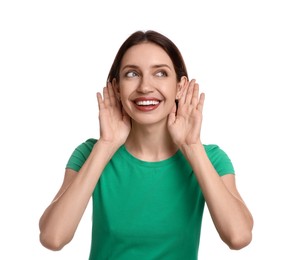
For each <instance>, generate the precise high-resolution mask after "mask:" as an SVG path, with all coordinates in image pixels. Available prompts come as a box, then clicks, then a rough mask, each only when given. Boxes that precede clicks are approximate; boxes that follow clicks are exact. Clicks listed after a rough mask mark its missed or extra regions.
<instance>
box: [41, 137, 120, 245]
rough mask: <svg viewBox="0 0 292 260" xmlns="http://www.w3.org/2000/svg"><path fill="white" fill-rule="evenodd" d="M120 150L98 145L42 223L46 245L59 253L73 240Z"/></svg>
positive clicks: (42, 233) (107, 145)
mask: <svg viewBox="0 0 292 260" xmlns="http://www.w3.org/2000/svg"><path fill="white" fill-rule="evenodd" d="M116 149H117V148H116V147H114V146H111V145H109V144H104V143H103V142H97V143H96V145H95V146H94V147H93V149H92V152H91V154H90V155H89V157H88V159H87V160H86V162H85V163H84V165H83V166H82V168H81V169H80V171H79V172H78V174H77V175H76V177H75V178H74V179H73V180H72V182H71V183H70V184H69V185H68V187H67V188H66V189H65V190H64V191H63V192H62V194H60V195H59V196H58V197H57V198H56V199H55V200H54V201H53V202H52V203H51V205H50V206H49V207H48V208H47V209H46V211H45V213H44V214H43V216H42V218H41V220H40V231H41V233H40V240H41V242H42V244H43V245H44V246H46V247H48V248H50V249H52V250H59V249H61V248H62V247H63V246H64V245H66V244H67V243H68V242H70V240H71V239H72V238H73V236H74V233H75V231H76V229H77V226H78V224H79V222H80V220H81V218H82V216H83V214H84V211H85V209H86V207H87V205H88V202H89V200H90V198H91V195H92V192H93V190H94V188H95V186H96V183H97V182H98V180H99V178H100V176H101V173H102V171H103V169H104V167H105V166H106V164H107V163H108V161H109V160H110V158H111V157H112V156H113V154H114V152H115V151H116Z"/></svg>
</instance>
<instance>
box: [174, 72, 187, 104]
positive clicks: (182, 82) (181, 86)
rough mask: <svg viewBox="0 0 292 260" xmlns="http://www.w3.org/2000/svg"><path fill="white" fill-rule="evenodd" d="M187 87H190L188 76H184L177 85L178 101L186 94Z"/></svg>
mask: <svg viewBox="0 0 292 260" xmlns="http://www.w3.org/2000/svg"><path fill="white" fill-rule="evenodd" d="M187 85H188V78H187V77H186V76H182V77H181V78H180V81H179V82H178V83H177V91H176V99H180V98H181V96H182V93H183V92H184V90H185V88H186V86H187Z"/></svg>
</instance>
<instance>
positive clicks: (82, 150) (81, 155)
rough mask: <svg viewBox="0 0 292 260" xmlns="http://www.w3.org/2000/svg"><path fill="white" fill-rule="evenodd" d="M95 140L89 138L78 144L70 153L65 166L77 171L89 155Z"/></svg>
mask: <svg viewBox="0 0 292 260" xmlns="http://www.w3.org/2000/svg"><path fill="white" fill-rule="evenodd" d="M96 142H97V140H96V139H94V138H89V139H87V140H86V141H84V142H83V143H81V144H79V145H78V146H77V147H76V148H75V150H74V151H73V153H72V154H71V156H70V158H69V160H68V162H67V165H66V168H70V169H73V170H75V171H79V170H80V168H81V166H82V165H83V164H84V162H85V161H86V160H87V158H88V156H89V155H90V153H91V151H92V148H93V146H94V145H95V143H96Z"/></svg>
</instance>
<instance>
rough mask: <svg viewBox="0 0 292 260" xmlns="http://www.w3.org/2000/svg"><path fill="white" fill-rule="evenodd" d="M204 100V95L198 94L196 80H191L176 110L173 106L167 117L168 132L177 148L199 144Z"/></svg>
mask: <svg viewBox="0 0 292 260" xmlns="http://www.w3.org/2000/svg"><path fill="white" fill-rule="evenodd" d="M204 100H205V94H204V93H201V94H199V85H198V84H197V83H196V80H191V81H190V82H189V83H188V84H187V85H186V86H185V89H184V90H183V92H182V96H181V98H180V99H179V102H178V108H176V106H174V107H173V110H172V112H171V113H170V114H169V117H168V130H169V133H170V135H171V137H172V139H173V141H174V143H175V144H176V145H178V147H182V146H183V145H192V144H200V143H201V140H200V133H201V125H202V111H203V106H204Z"/></svg>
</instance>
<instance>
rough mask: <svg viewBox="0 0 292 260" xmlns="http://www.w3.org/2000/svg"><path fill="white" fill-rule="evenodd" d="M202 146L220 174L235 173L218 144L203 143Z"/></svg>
mask: <svg viewBox="0 0 292 260" xmlns="http://www.w3.org/2000/svg"><path fill="white" fill-rule="evenodd" d="M204 147H205V150H206V153H207V155H208V157H209V159H210V161H211V163H212V164H213V166H214V168H215V169H216V171H217V173H218V174H219V175H220V176H223V175H225V174H234V173H235V172H234V167H233V164H232V162H231V160H230V158H229V157H228V155H227V154H226V153H225V152H224V151H223V150H222V149H221V148H220V147H219V146H218V145H204Z"/></svg>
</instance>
